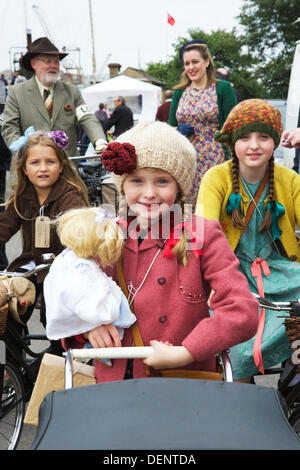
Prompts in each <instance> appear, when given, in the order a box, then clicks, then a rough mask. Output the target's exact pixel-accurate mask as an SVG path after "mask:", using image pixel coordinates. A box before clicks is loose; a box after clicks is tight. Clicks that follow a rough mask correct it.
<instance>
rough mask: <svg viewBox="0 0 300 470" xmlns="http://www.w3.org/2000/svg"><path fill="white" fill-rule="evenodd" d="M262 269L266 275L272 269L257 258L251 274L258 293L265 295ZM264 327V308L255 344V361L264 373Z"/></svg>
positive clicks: (269, 273)
mask: <svg viewBox="0 0 300 470" xmlns="http://www.w3.org/2000/svg"><path fill="white" fill-rule="evenodd" d="M261 270H263V273H264V275H265V276H270V275H271V271H270V268H269V266H268V263H267V262H266V261H265V260H264V259H262V258H256V259H255V260H254V261H253V263H252V265H251V274H252V277H255V278H256V284H257V290H258V295H259V296H260V297H264V284H263V278H262V272H261ZM264 327H265V309H264V308H262V309H261V311H260V314H259V320H258V328H257V333H256V338H255V341H254V345H253V357H254V362H255V365H256V366H257V367H258V370H259V371H260V372H261V374H264V366H263V360H262V354H261V343H262V336H263V331H264Z"/></svg>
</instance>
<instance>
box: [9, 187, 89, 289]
mask: <svg viewBox="0 0 300 470" xmlns="http://www.w3.org/2000/svg"><path fill="white" fill-rule="evenodd" d="M84 205H85V203H84V200H83V198H82V196H81V195H80V193H79V191H78V190H77V189H76V188H75V187H74V186H73V185H71V184H69V183H67V182H66V181H65V180H64V179H62V178H59V179H58V180H57V182H56V183H55V184H54V185H53V187H52V189H51V192H50V194H49V196H48V198H47V199H46V201H45V202H44V215H45V216H47V217H49V218H50V219H54V218H55V217H56V216H57V215H58V214H60V213H61V212H64V211H66V210H68V209H71V208H76V207H82V206H84ZM17 209H18V212H19V213H20V214H21V215H22V216H23V217H26V219H29V220H24V219H23V218H22V217H20V215H19V214H18V213H17V212H16V210H15V208H14V204H10V205H9V206H8V207H7V209H6V211H5V212H2V213H1V214H0V245H4V244H5V243H6V242H8V241H9V240H10V238H11V237H12V236H13V235H14V234H15V233H17V232H18V231H19V230H22V245H23V246H22V253H21V255H20V256H19V257H18V258H16V259H15V260H14V261H13V262H12V263H11V264H10V265H9V267H8V270H9V271H15V270H17V269H18V268H20V267H21V266H23V265H25V264H27V263H28V262H29V261H34V262H35V264H36V265H38V264H40V263H41V255H42V254H44V253H54V254H55V255H57V254H59V253H60V252H61V251H62V249H63V247H62V245H61V243H60V241H59V238H58V236H57V234H56V230H55V228H54V227H51V232H50V247H49V248H35V218H36V217H37V216H38V215H39V211H40V204H39V201H38V197H37V193H36V191H35V189H34V187H33V186H32V185H31V184H29V185H28V186H27V188H26V189H25V191H24V193H23V194H22V196H21V197H19V198H18V199H17ZM46 274H47V271H46V270H45V271H42V272H40V273H38V275H37V281H38V282H39V283H40V282H43V280H44V277H45V276H46Z"/></svg>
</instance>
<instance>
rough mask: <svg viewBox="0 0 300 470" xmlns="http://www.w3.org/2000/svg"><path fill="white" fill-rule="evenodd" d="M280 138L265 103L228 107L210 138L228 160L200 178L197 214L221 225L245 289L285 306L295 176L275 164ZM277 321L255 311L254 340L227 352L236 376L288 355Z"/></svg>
mask: <svg viewBox="0 0 300 470" xmlns="http://www.w3.org/2000/svg"><path fill="white" fill-rule="evenodd" d="M281 134H282V122H281V114H280V112H279V111H278V110H277V109H276V108H274V106H272V105H271V104H270V103H269V102H267V101H265V100H260V99H250V100H245V101H242V102H240V103H239V104H238V105H237V106H235V107H234V108H233V109H232V111H231V112H230V114H229V115H228V117H227V119H226V121H225V123H224V125H223V127H222V129H221V131H220V132H217V133H216V134H215V139H216V140H217V141H218V142H223V143H225V144H226V145H227V146H228V147H229V148H230V151H231V155H232V159H231V160H229V161H227V162H226V163H224V164H222V165H219V166H217V167H214V168H212V169H210V170H209V171H208V172H207V173H206V174H205V176H204V178H203V180H202V183H201V187H200V190H199V194H198V201H197V209H196V213H202V214H203V215H204V216H205V217H207V218H208V219H217V220H219V221H220V222H221V225H222V228H223V231H224V233H225V234H226V236H227V239H228V241H229V244H230V246H231V248H232V250H233V251H234V252H235V254H236V255H237V257H238V259H239V261H240V271H241V272H242V273H243V274H244V275H245V276H246V278H247V280H248V284H249V287H250V290H251V291H252V292H256V293H259V294H260V295H262V296H264V297H265V298H267V299H269V300H271V301H281V302H285V301H291V300H296V299H299V298H300V282H299V280H300V264H299V262H300V252H299V246H298V243H297V239H296V236H295V228H296V226H300V176H299V175H298V174H297V173H296V172H294V171H293V170H290V169H289V168H286V167H284V166H281V165H278V164H276V163H275V162H274V150H275V148H276V147H277V146H278V145H279V143H280V136H281ZM283 321H284V318H281V317H279V316H278V315H276V314H275V313H274V312H272V311H270V310H264V309H262V310H261V311H260V314H259V327H258V330H257V334H256V335H255V337H253V338H252V339H251V340H249V341H246V342H244V343H242V344H240V345H237V346H234V347H233V348H232V349H231V360H232V363H233V368H234V376H235V379H237V380H243V381H249V380H250V379H251V377H252V376H253V375H255V374H257V373H258V372H260V373H264V370H265V369H266V368H269V367H272V366H274V365H276V364H278V363H280V362H282V361H284V360H286V359H289V358H291V357H292V349H291V347H290V344H289V341H288V338H287V336H286V334H285V327H284V325H283Z"/></svg>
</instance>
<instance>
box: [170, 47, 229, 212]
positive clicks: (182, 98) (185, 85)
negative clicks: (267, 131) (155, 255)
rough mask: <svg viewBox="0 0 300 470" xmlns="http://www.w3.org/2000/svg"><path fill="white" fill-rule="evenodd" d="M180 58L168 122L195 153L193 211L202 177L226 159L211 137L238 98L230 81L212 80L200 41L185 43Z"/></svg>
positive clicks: (210, 66)
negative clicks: (184, 136)
mask: <svg viewBox="0 0 300 470" xmlns="http://www.w3.org/2000/svg"><path fill="white" fill-rule="evenodd" d="M180 59H181V62H182V63H183V66H184V72H183V74H182V78H181V81H180V83H179V84H178V85H176V86H175V92H174V96H173V100H172V104H171V108H170V114H169V121H168V122H169V124H171V126H174V127H176V126H177V127H178V130H179V132H181V133H182V134H184V135H186V136H187V137H188V138H189V140H190V141H191V143H192V144H193V145H194V147H195V150H196V152H197V171H196V174H195V178H194V180H193V185H192V189H191V191H190V193H189V195H188V202H189V203H190V204H192V207H193V210H194V209H195V206H196V201H197V194H198V191H199V186H200V182H201V178H202V176H203V175H204V173H205V172H206V171H207V170H208V169H209V168H211V167H212V166H214V165H218V164H220V163H223V162H224V161H225V160H226V151H225V150H224V148H223V146H222V144H219V143H218V142H216V141H215V140H214V133H215V132H216V131H217V130H219V129H221V127H222V125H223V123H224V121H225V120H226V118H227V116H228V114H229V112H230V111H231V109H232V108H233V107H234V106H235V105H236V103H237V101H236V96H235V93H234V90H233V88H232V86H231V84H230V83H229V82H227V81H225V80H216V79H215V68H214V63H213V60H212V57H211V55H210V52H209V50H208V47H207V45H206V44H204V43H203V42H202V41H199V40H193V41H189V42H188V43H186V44H184V45H183V46H182V47H181V49H180Z"/></svg>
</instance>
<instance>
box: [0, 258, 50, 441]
mask: <svg viewBox="0 0 300 470" xmlns="http://www.w3.org/2000/svg"><path fill="white" fill-rule="evenodd" d="M42 259H43V261H44V263H43V264H41V265H39V266H36V268H34V269H32V270H30V271H27V272H26V273H19V272H6V271H5V272H0V275H3V276H6V277H8V278H9V277H12V276H21V277H26V278H30V277H31V276H33V275H35V274H36V273H37V272H39V271H42V270H44V269H48V268H49V265H50V263H51V262H52V260H53V259H54V255H52V254H47V255H43V256H42ZM37 340H48V338H47V336H46V335H36V334H26V333H25V332H20V329H18V328H16V326H15V324H14V322H13V321H12V318H11V317H10V315H9V311H8V307H6V308H4V309H2V311H1V312H0V450H14V449H16V447H17V445H18V442H19V439H20V436H21V433H22V429H23V422H24V417H25V405H26V402H27V401H29V399H30V396H31V392H32V389H33V386H34V383H35V380H36V377H37V374H38V371H39V366H40V363H41V359H42V356H43V354H44V353H45V352H46V351H47V349H48V346H47V348H45V350H44V351H42V352H38V353H37V352H34V351H33V349H32V346H31V345H33V344H34V342H35V341H37Z"/></svg>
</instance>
